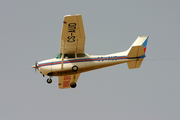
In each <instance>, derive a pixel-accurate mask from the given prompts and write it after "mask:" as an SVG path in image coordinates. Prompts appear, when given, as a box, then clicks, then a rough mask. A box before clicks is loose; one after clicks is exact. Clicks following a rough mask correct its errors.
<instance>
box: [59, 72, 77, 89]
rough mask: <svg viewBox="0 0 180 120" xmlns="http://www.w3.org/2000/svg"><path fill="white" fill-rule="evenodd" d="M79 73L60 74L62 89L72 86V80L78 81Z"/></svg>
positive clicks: (60, 86)
mask: <svg viewBox="0 0 180 120" xmlns="http://www.w3.org/2000/svg"><path fill="white" fill-rule="evenodd" d="M79 75H80V73H79V74H72V75H66V76H59V77H58V81H59V84H58V85H59V88H60V89H65V88H71V86H70V84H71V82H75V83H76V82H77V80H78V78H79Z"/></svg>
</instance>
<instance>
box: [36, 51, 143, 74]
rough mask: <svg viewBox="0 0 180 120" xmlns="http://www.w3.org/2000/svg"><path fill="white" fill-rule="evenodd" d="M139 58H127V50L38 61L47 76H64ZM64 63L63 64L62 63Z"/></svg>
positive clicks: (41, 71)
mask: <svg viewBox="0 0 180 120" xmlns="http://www.w3.org/2000/svg"><path fill="white" fill-rule="evenodd" d="M144 57H145V56H144ZM137 59H138V58H134V59H132V58H131V59H129V58H127V52H126V51H125V52H121V53H115V54H109V55H88V54H86V56H83V57H77V56H76V55H75V57H74V58H64V60H62V58H53V59H48V60H44V61H41V62H38V67H37V68H38V70H39V72H40V73H41V74H43V75H47V76H64V75H70V74H76V73H82V72H87V71H90V70H95V69H99V68H103V67H107V66H111V65H116V64H121V63H125V62H129V61H133V60H137ZM62 64H63V65H62ZM74 65H75V66H78V71H76V72H74V71H72V66H74Z"/></svg>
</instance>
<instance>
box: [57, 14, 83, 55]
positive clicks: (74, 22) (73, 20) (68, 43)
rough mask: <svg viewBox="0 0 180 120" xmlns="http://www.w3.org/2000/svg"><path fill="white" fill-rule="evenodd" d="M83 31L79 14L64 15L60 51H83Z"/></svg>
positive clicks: (65, 52)
mask: <svg viewBox="0 0 180 120" xmlns="http://www.w3.org/2000/svg"><path fill="white" fill-rule="evenodd" d="M84 45H85V33H84V27H83V22H82V16H81V15H66V16H64V21H63V28H62V34H61V46H60V53H64V54H67V53H84Z"/></svg>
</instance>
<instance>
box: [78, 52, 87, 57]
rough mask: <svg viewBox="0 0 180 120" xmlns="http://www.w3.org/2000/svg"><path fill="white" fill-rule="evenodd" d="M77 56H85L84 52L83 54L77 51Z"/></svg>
mask: <svg viewBox="0 0 180 120" xmlns="http://www.w3.org/2000/svg"><path fill="white" fill-rule="evenodd" d="M77 57H86V54H84V53H77Z"/></svg>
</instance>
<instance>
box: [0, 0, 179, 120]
mask: <svg viewBox="0 0 180 120" xmlns="http://www.w3.org/2000/svg"><path fill="white" fill-rule="evenodd" d="M179 6H180V1H179V0H173V1H170V0H169V1H167V0H158V1H157V0H135V1H131V0H109V1H108V0H99V1H97V0H74V1H73V0H59V1H58V0H51V1H50V0H41V1H39V0H30V1H26V0H1V1H0V41H1V43H0V56H1V62H0V66H1V69H0V74H1V83H0V119H1V120H59V119H61V120H72V119H73V120H110V119H111V120H179V119H180V114H179V112H180V87H179V86H180V70H179V68H180V64H179V62H180V59H179V58H180V57H179V44H180V40H179V35H180V22H179V20H180V13H179V12H180V7H179ZM67 14H82V17H83V23H84V29H85V35H86V43H85V44H86V46H85V52H86V53H88V54H110V53H114V52H120V51H124V50H126V49H128V48H129V47H130V45H131V44H132V43H133V42H134V40H135V39H136V38H137V37H138V36H139V35H149V41H148V44H147V52H146V56H147V57H146V58H145V60H144V61H143V63H142V66H141V68H139V69H133V70H130V69H128V67H127V64H121V65H116V66H112V67H108V68H103V69H99V70H95V71H91V72H87V73H83V74H81V75H80V77H79V80H78V83H77V84H78V86H77V88H75V89H65V90H62V89H58V80H57V77H53V83H52V84H50V85H49V84H47V83H46V79H47V78H48V77H44V78H43V77H42V75H41V74H40V73H39V72H38V71H37V72H36V73H35V71H34V69H32V68H31V66H32V65H34V63H35V60H37V61H41V60H45V59H48V58H52V57H54V56H56V54H57V53H58V52H59V48H60V36H61V29H62V21H63V17H64V15H67ZM151 59H157V60H151ZM161 59H163V60H161Z"/></svg>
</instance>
